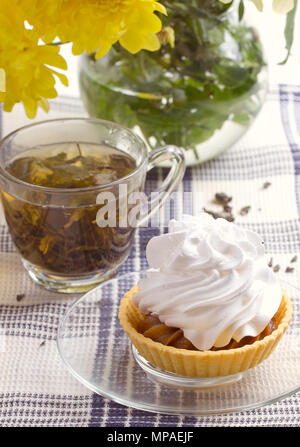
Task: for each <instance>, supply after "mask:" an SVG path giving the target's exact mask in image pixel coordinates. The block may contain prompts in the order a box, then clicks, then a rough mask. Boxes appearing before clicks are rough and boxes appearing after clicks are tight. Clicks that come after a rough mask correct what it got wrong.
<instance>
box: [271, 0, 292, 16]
mask: <svg viewBox="0 0 300 447" xmlns="http://www.w3.org/2000/svg"><path fill="white" fill-rule="evenodd" d="M272 6H273V9H274V11H275V12H278V13H279V14H286V13H288V12H289V11H291V10H292V9H293V8H294V6H295V5H294V0H273V4H272Z"/></svg>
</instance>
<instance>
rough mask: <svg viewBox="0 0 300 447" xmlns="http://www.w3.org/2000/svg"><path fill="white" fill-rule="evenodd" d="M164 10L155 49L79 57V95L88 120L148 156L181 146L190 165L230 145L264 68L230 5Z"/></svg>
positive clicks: (183, 4)
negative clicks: (116, 126) (140, 143)
mask: <svg viewBox="0 0 300 447" xmlns="http://www.w3.org/2000/svg"><path fill="white" fill-rule="evenodd" d="M164 5H165V6H166V8H167V10H168V17H166V19H164V27H163V29H162V31H161V33H160V34H159V37H160V40H161V42H162V45H161V49H160V50H159V51H157V52H149V51H141V52H140V53H138V54H134V55H132V54H130V53H128V52H127V51H126V50H124V49H123V48H122V47H121V46H119V45H115V46H114V47H113V48H112V49H111V50H110V51H109V53H108V54H107V55H106V56H104V57H103V58H101V59H98V60H95V57H94V54H90V55H84V56H82V57H81V60H80V72H79V81H80V90H81V97H82V100H83V103H84V105H85V107H86V109H87V111H88V113H89V115H90V116H92V117H97V118H102V119H106V120H109V121H115V122H117V123H120V124H122V125H124V126H126V127H129V128H130V129H132V130H134V131H135V132H136V133H137V134H139V135H140V136H142V138H143V139H144V140H145V141H146V143H147V145H148V147H149V149H150V150H152V149H155V148H157V147H161V146H164V145H168V144H174V145H176V146H179V147H182V148H183V149H184V150H185V156H186V163H187V165H189V166H192V165H195V164H199V163H202V162H204V161H207V160H209V159H211V158H213V157H216V156H217V155H219V154H220V153H222V152H223V151H224V150H226V149H228V148H230V147H231V146H233V144H234V143H236V142H237V141H238V140H239V139H240V138H241V137H242V135H243V134H244V133H245V132H246V131H247V129H248V128H249V127H250V125H251V123H252V122H253V120H254V118H255V117H256V116H257V114H258V112H259V110H260V108H261V106H262V104H263V102H264V99H265V95H266V92H267V66H266V62H265V60H264V54H263V50H262V45H261V42H260V39H259V36H258V34H257V31H256V30H255V28H253V27H252V26H251V25H250V24H249V23H247V21H245V20H243V19H241V17H239V13H238V11H237V9H236V7H235V6H234V5H233V4H229V5H224V4H223V3H221V2H220V1H219V0H185V1H171V0H170V1H165V2H164ZM173 36H175V44H174V45H173Z"/></svg>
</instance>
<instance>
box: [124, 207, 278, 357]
mask: <svg viewBox="0 0 300 447" xmlns="http://www.w3.org/2000/svg"><path fill="white" fill-rule="evenodd" d="M146 256H147V261H148V263H149V266H150V269H149V270H148V272H147V275H146V277H145V278H143V279H141V280H140V281H139V284H138V285H139V288H140V291H139V292H138V293H136V294H135V295H134V296H133V298H132V299H133V302H134V304H135V305H136V306H137V307H138V308H139V310H140V311H141V312H142V313H144V314H152V315H156V316H158V318H159V319H160V321H161V322H162V323H164V324H166V325H167V326H170V327H176V328H180V329H182V331H183V333H184V336H185V337H186V338H187V339H188V340H190V342H191V343H192V344H193V345H194V346H195V347H196V348H197V349H199V350H207V349H210V348H212V347H213V346H215V347H217V348H220V347H223V346H226V345H227V344H228V343H229V342H230V340H231V339H232V338H233V339H234V340H236V341H240V340H241V339H242V338H243V337H245V336H252V337H255V336H257V335H258V334H259V333H260V332H262V331H263V330H264V328H265V327H266V326H267V324H268V323H269V321H270V320H271V318H272V317H273V316H274V315H275V313H276V311H277V310H278V308H279V305H280V302H281V299H282V291H281V287H280V284H279V282H278V281H277V279H276V277H275V275H274V273H273V272H272V270H271V269H270V268H269V267H268V265H267V262H266V259H265V254H264V247H263V241H262V239H261V238H260V236H259V235H258V234H256V233H254V232H253V231H250V230H245V229H243V228H241V227H239V226H237V225H236V224H233V223H229V222H227V221H226V220H225V219H221V218H220V219H213V218H212V217H211V216H209V215H208V214H206V213H201V214H200V215H199V216H197V217H195V216H190V215H185V216H183V218H182V219H181V220H179V221H176V220H171V221H170V223H169V232H168V233H166V234H162V235H160V236H157V237H154V238H152V239H151V240H150V241H149V243H148V245H147V249H146Z"/></svg>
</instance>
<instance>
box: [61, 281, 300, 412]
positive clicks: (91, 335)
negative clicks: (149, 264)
mask: <svg viewBox="0 0 300 447" xmlns="http://www.w3.org/2000/svg"><path fill="white" fill-rule="evenodd" d="M142 276H144V272H138V273H137V272H135V273H129V274H125V275H123V276H120V277H116V278H114V279H112V280H109V281H107V282H105V283H103V284H101V285H100V286H98V287H96V288H95V289H93V290H91V291H89V292H88V293H87V294H85V295H84V296H83V297H81V298H80V299H79V300H78V301H76V302H75V303H74V304H73V305H72V306H71V307H70V309H69V310H68V312H67V314H66V315H65V317H64V319H63V321H62V322H61V324H60V327H59V330H58V338H57V344H58V350H59V353H60V355H61V357H62V359H63V361H64V363H65V364H66V366H67V368H68V369H69V371H70V372H71V373H72V374H73V375H74V376H75V377H76V378H77V379H78V380H79V381H80V382H81V383H83V384H84V385H85V386H87V387H88V388H89V389H91V390H92V391H94V392H96V393H98V394H100V395H102V396H104V397H107V398H109V399H111V400H113V401H115V402H118V403H120V404H123V405H127V406H129V407H133V408H137V409H140V410H145V411H152V412H158V413H166V414H180V415H208V414H216V413H226V412H236V411H242V410H245V409H251V408H258V407H261V406H263V405H267V404H271V403H273V402H276V401H278V400H279V399H282V398H285V397H287V396H290V395H291V394H293V393H295V392H297V391H298V390H299V389H300V337H299V334H300V328H299V317H300V291H299V290H298V289H297V288H295V287H294V286H292V285H291V284H287V283H283V287H284V288H285V290H286V291H287V293H288V294H289V295H290V296H291V299H292V302H293V317H292V321H291V323H290V326H289V328H288V330H287V332H286V334H285V335H284V336H283V338H282V340H281V341H280V342H279V344H278V346H277V348H276V349H275V351H274V352H273V353H272V354H271V356H270V357H269V358H268V359H267V360H265V361H264V362H263V363H261V364H260V365H258V366H256V367H255V368H253V369H250V370H248V371H246V372H244V373H243V374H241V375H238V377H232V376H227V377H226V378H222V379H221V380H220V378H216V380H212V381H211V379H209V380H207V379H204V380H203V379H201V380H200V381H197V379H196V384H195V382H194V383H193V379H190V378H182V377H179V376H176V374H171V373H167V372H165V371H161V370H158V368H156V367H154V366H153V365H151V364H150V363H149V362H147V361H146V360H145V359H143V358H142V357H141V356H140V355H139V353H137V352H136V350H135V348H134V349H133V350H132V347H131V343H130V341H129V339H128V337H127V335H126V334H125V333H124V331H123V329H122V328H121V326H120V323H119V319H118V308H119V302H120V299H121V298H122V297H123V295H124V293H125V292H127V291H128V290H129V289H130V288H131V287H132V286H134V285H135V284H136V283H137V281H138V280H139V279H140V278H141V277H142ZM133 351H134V353H133ZM165 380H167V382H166V381H165Z"/></svg>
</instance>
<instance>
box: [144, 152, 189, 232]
mask: <svg viewBox="0 0 300 447" xmlns="http://www.w3.org/2000/svg"><path fill="white" fill-rule="evenodd" d="M165 161H171V162H172V166H171V168H170V171H169V173H168V175H167V177H166V178H165V180H164V181H163V183H162V185H161V186H160V187H159V188H158V189H157V190H156V191H154V193H155V194H154V195H152V196H151V198H149V199H148V202H147V204H146V205H147V206H146V209H147V212H146V213H145V214H143V212H142V217H141V218H140V220H139V222H138V225H137V226H138V227H140V226H143V225H144V224H145V223H147V221H148V220H149V219H150V218H151V217H152V216H153V215H154V214H155V213H156V212H157V211H158V210H159V209H160V208H161V207H162V206H163V204H164V203H165V202H166V200H167V199H168V198H169V197H170V195H171V194H172V192H173V191H174V190H175V189H176V187H177V186H178V184H179V183H180V182H181V180H182V178H183V176H184V172H185V157H184V152H183V150H182V149H180V148H179V147H177V146H171V145H169V146H164V147H162V148H159V149H156V150H154V151H152V152H150V153H149V155H148V169H147V171H150V170H151V169H153V168H155V167H156V166H158V165H159V164H160V163H162V162H165ZM149 210H150V211H149Z"/></svg>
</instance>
